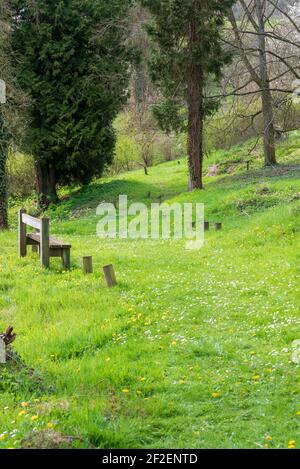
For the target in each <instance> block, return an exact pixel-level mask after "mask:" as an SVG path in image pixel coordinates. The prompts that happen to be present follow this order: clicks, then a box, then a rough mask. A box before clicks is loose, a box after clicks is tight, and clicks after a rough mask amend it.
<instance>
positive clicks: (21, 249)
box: [19, 209, 27, 257]
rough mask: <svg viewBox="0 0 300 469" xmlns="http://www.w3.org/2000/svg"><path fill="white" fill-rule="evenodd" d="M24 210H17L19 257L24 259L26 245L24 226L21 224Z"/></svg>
mask: <svg viewBox="0 0 300 469" xmlns="http://www.w3.org/2000/svg"><path fill="white" fill-rule="evenodd" d="M24 213H26V210H24V209H22V210H19V257H26V254H27V244H26V225H25V223H23V219H22V217H23V214H24Z"/></svg>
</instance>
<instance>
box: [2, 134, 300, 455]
mask: <svg viewBox="0 0 300 469" xmlns="http://www.w3.org/2000/svg"><path fill="white" fill-rule="evenodd" d="M252 145H253V142H247V143H246V144H244V145H241V146H238V147H234V148H233V149H232V150H230V151H229V152H225V151H218V152H214V153H213V154H211V155H209V159H207V160H206V162H205V164H206V168H207V166H208V165H212V164H219V165H220V166H219V174H218V175H217V176H215V177H206V178H205V186H206V189H205V191H203V192H200V191H195V192H193V193H187V192H186V190H187V173H188V171H187V164H186V159H185V158H182V159H180V160H179V161H173V162H169V163H165V164H161V165H159V166H155V167H153V168H151V169H150V171H149V175H148V176H145V175H144V172H143V171H142V170H141V171H133V172H130V173H126V174H122V175H120V176H117V177H115V178H105V179H103V180H99V181H95V182H94V183H92V184H91V185H90V186H89V187H87V188H85V189H82V190H79V189H76V188H75V189H73V190H71V191H70V190H69V191H68V190H66V189H65V190H62V192H61V195H62V196H63V197H62V202H61V204H59V205H58V206H57V207H50V209H49V210H48V213H47V215H48V216H49V217H50V218H51V221H52V224H51V232H53V233H55V234H56V235H57V236H58V237H61V238H62V239H64V240H65V241H70V242H71V244H72V268H71V271H69V272H66V271H62V269H61V267H60V263H59V261H58V260H53V259H52V262H51V268H50V269H49V270H48V271H46V270H45V271H43V270H41V268H40V266H39V260H38V258H37V256H36V254H34V253H30V254H29V255H28V257H27V258H25V259H19V258H18V255H17V227H16V220H17V217H16V214H17V210H18V208H20V206H21V205H20V204H21V203H22V205H24V206H25V207H26V208H27V209H28V210H31V211H32V210H33V207H32V201H31V200H30V199H28V200H25V201H21V202H20V201H17V202H14V203H13V202H11V208H10V216H11V230H10V231H9V232H5V233H3V232H1V233H0V245H1V250H0V269H1V270H0V330H4V329H5V328H6V327H7V326H8V325H9V324H11V325H13V326H14V328H15V331H16V333H17V340H16V342H15V344H14V349H15V351H16V353H17V354H18V355H17V356H16V361H15V362H12V363H9V364H7V366H5V367H3V366H2V367H1V369H0V448H21V447H25V448H28V447H39V448H40V447H50V448H52V447H75V448H291V449H293V448H298V447H300V426H299V424H300V393H299V391H300V386H299V384H300V382H299V380H300V374H299V364H297V363H294V362H293V361H292V360H291V355H292V352H293V343H294V341H295V340H297V339H300V330H299V325H300V313H299V310H300V288H299V277H300V254H299V253H300V178H299V177H300V150H299V148H300V133H299V132H298V133H297V132H296V133H293V134H291V135H290V137H289V139H288V140H287V141H285V142H283V143H281V144H280V145H279V147H278V159H279V161H280V163H281V164H280V166H278V167H276V168H272V169H265V170H263V169H261V166H262V158H261V148H260V147H259V148H258V150H257V152H256V153H255V155H254V157H253V159H252V162H251V166H250V171H247V170H246V165H245V163H244V161H245V159H248V158H247V157H245V155H247V152H248V150H249V149H250V148H251V146H252ZM119 194H127V195H128V197H129V200H130V201H138V202H144V203H147V204H150V203H151V202H158V201H160V200H163V201H166V202H174V201H176V202H181V203H183V202H189V201H193V202H203V203H205V211H206V219H207V220H209V221H212V222H214V221H222V222H223V224H224V227H223V230H222V231H221V232H216V231H213V230H211V231H209V232H208V233H206V239H205V246H204V247H203V249H201V250H200V251H187V250H186V249H185V241H184V240H177V241H175V240H170V241H154V240H136V241H133V240H118V239H117V240H111V239H106V240H103V239H99V238H97V237H96V224H97V220H98V217H97V216H96V207H97V205H98V204H99V203H100V202H102V201H107V202H109V201H116V200H117V199H118V196H119ZM84 255H92V256H93V259H94V273H93V274H92V275H89V276H83V274H82V270H81V257H82V256H84ZM109 263H112V264H113V265H114V266H115V270H116V274H117V279H118V286H117V287H115V288H114V289H107V287H106V285H105V281H104V277H103V273H102V266H104V265H106V264H109Z"/></svg>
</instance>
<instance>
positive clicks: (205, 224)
mask: <svg viewBox="0 0 300 469" xmlns="http://www.w3.org/2000/svg"><path fill="white" fill-rule="evenodd" d="M204 231H209V221H205V222H204Z"/></svg>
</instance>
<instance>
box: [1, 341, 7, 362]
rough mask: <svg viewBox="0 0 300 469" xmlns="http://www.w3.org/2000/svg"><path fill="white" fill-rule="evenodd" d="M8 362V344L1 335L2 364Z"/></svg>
mask: <svg viewBox="0 0 300 469" xmlns="http://www.w3.org/2000/svg"><path fill="white" fill-rule="evenodd" d="M4 363H6V345H5V342H4V340H3V339H2V338H1V337H0V364H4Z"/></svg>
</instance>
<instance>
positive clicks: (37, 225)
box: [19, 209, 71, 269]
mask: <svg viewBox="0 0 300 469" xmlns="http://www.w3.org/2000/svg"><path fill="white" fill-rule="evenodd" d="M27 226H30V227H31V228H34V230H35V233H27ZM49 228H50V222H49V218H41V219H39V218H34V217H31V216H30V215H27V213H26V210H24V209H21V210H19V256H20V257H26V255H27V246H32V249H33V250H38V252H39V254H40V259H41V265H42V267H46V268H48V267H49V265H50V257H60V258H61V260H62V266H63V268H64V269H69V268H70V252H71V245H70V244H65V243H63V242H62V241H59V240H58V239H56V238H53V237H52V236H50V230H49Z"/></svg>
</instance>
